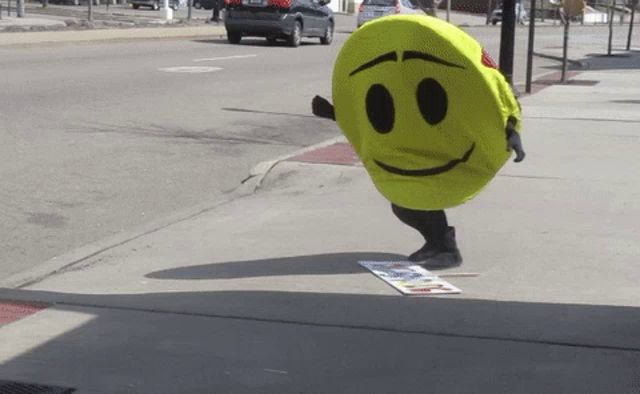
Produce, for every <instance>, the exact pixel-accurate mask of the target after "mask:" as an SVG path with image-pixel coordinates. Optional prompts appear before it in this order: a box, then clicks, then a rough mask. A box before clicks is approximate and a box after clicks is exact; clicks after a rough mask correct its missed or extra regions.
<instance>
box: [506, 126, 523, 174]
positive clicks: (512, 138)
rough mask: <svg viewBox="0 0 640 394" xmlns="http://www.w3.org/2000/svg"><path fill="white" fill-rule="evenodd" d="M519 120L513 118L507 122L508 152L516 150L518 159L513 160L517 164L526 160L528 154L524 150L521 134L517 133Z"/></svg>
mask: <svg viewBox="0 0 640 394" xmlns="http://www.w3.org/2000/svg"><path fill="white" fill-rule="evenodd" d="M517 122H518V120H517V119H516V118H514V117H512V116H510V117H509V119H508V120H507V127H506V129H505V132H506V133H507V150H508V151H511V150H514V151H515V152H516V158H515V159H514V160H513V161H515V162H516V163H519V162H521V161H522V160H524V157H525V156H526V154H525V153H524V150H523V149H522V140H521V139H520V133H518V132H517V131H516V124H517Z"/></svg>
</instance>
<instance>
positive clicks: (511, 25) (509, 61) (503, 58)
mask: <svg viewBox="0 0 640 394" xmlns="http://www.w3.org/2000/svg"><path fill="white" fill-rule="evenodd" d="M515 5H516V4H515V1H514V0H504V2H503V3H502V26H501V30H500V71H502V74H504V76H505V78H506V79H507V82H509V83H512V82H513V48H514V45H515V34H516V7H515Z"/></svg>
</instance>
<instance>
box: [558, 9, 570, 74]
mask: <svg viewBox="0 0 640 394" xmlns="http://www.w3.org/2000/svg"><path fill="white" fill-rule="evenodd" d="M563 22H564V38H563V43H562V75H561V76H560V81H561V82H565V81H566V80H567V69H568V68H569V59H568V57H569V53H568V52H569V24H570V18H569V17H567V16H566V15H565V16H564V18H563Z"/></svg>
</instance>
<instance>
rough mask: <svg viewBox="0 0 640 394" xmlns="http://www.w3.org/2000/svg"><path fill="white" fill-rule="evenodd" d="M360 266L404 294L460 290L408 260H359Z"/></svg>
mask: <svg viewBox="0 0 640 394" xmlns="http://www.w3.org/2000/svg"><path fill="white" fill-rule="evenodd" d="M358 263H359V264H360V265H361V266H363V267H364V268H366V269H368V270H369V271H371V272H373V274H374V275H376V276H377V277H379V278H380V279H382V280H384V281H385V282H387V283H388V284H390V285H391V286H393V287H395V288H396V289H397V290H398V291H400V292H401V293H402V294H406V295H431V294H457V293H462V290H460V289H458V288H457V287H455V286H453V285H452V284H451V283H449V282H447V281H445V280H442V279H440V278H439V277H438V275H435V274H433V273H431V272H429V271H427V270H426V269H425V268H423V267H421V266H419V265H417V264H415V263H411V262H408V261H359V262H358Z"/></svg>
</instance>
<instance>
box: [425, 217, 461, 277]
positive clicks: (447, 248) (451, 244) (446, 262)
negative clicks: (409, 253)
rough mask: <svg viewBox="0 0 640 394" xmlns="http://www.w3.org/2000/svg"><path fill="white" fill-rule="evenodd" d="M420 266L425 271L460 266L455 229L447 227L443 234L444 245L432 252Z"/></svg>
mask: <svg viewBox="0 0 640 394" xmlns="http://www.w3.org/2000/svg"><path fill="white" fill-rule="evenodd" d="M423 261H424V263H423V264H422V265H423V266H424V267H425V268H426V269H442V268H451V267H457V266H459V265H460V264H462V256H461V255H460V250H458V245H457V244H456V229H455V228H454V227H449V230H448V231H447V233H446V234H445V238H444V245H443V246H442V247H441V248H438V249H437V250H435V252H432V253H431V254H430V256H429V257H428V258H427V259H426V260H423Z"/></svg>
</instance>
